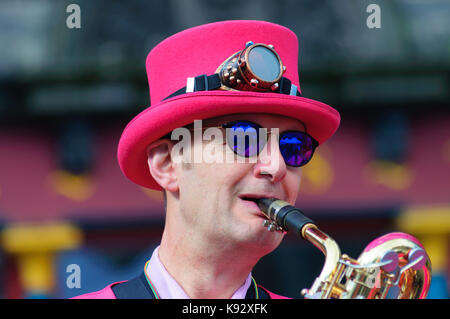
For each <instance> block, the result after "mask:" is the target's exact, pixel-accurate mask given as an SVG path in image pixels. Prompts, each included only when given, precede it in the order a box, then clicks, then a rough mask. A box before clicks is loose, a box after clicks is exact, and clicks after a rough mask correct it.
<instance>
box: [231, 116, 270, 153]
mask: <svg viewBox="0 0 450 319" xmlns="http://www.w3.org/2000/svg"><path fill="white" fill-rule="evenodd" d="M258 130H259V127H258V126H257V125H256V124H253V123H248V122H235V123H233V124H231V125H230V126H229V127H228V128H227V143H228V145H229V146H230V147H231V149H232V150H233V152H235V153H236V154H237V155H239V156H244V157H251V156H255V155H257V154H258V153H259V150H260V145H259V141H258V139H259V132H258ZM262 147H264V146H262Z"/></svg>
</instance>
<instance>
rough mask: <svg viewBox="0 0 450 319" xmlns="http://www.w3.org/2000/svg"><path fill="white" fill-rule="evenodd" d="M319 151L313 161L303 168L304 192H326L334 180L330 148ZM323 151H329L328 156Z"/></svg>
mask: <svg viewBox="0 0 450 319" xmlns="http://www.w3.org/2000/svg"><path fill="white" fill-rule="evenodd" d="M321 151H322V153H320V152H317V153H316V154H315V155H314V157H313V159H312V160H311V162H310V163H309V164H308V165H307V166H305V167H304V168H303V172H302V179H303V180H302V183H303V187H302V190H301V191H302V192H305V193H308V194H321V193H324V192H326V191H327V190H328V189H329V188H330V187H331V185H332V184H333V180H334V173H333V168H332V166H331V164H330V161H329V159H328V158H329V157H330V155H329V153H330V151H329V150H327V149H326V150H321ZM323 153H328V154H327V155H328V156H327V157H325V156H323V155H322V154H323Z"/></svg>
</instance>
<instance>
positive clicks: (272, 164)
mask: <svg viewBox="0 0 450 319" xmlns="http://www.w3.org/2000/svg"><path fill="white" fill-rule="evenodd" d="M253 172H254V174H255V176H256V177H261V176H263V175H264V176H268V177H269V178H270V181H271V182H272V183H275V182H278V181H280V180H282V179H283V178H284V176H285V175H286V163H285V161H284V158H283V155H281V152H280V147H279V143H278V134H270V136H269V139H268V141H267V144H266V146H265V147H264V149H262V150H261V152H260V153H259V155H258V160H257V163H256V164H255V166H254V171H253Z"/></svg>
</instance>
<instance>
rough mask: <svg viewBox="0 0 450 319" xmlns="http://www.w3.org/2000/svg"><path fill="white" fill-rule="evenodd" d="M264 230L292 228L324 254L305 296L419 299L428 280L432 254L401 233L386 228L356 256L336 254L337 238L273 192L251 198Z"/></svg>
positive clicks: (421, 297)
mask: <svg viewBox="0 0 450 319" xmlns="http://www.w3.org/2000/svg"><path fill="white" fill-rule="evenodd" d="M255 202H256V203H257V204H258V206H259V208H260V209H261V211H262V212H263V213H264V215H266V217H267V220H265V221H264V226H265V227H267V228H268V230H269V231H281V232H295V233H296V234H297V235H298V236H300V237H302V238H303V239H306V240H307V241H309V242H310V243H312V244H313V245H314V246H315V247H317V248H318V249H319V250H320V251H322V253H323V254H324V255H325V264H324V266H323V268H322V271H321V273H320V275H319V276H318V277H317V278H316V279H315V281H314V283H313V285H312V286H311V288H309V289H303V290H302V292H301V293H302V295H303V296H304V297H305V298H307V299H424V298H426V296H427V293H428V290H429V288H430V284H431V260H430V258H429V257H428V255H427V253H426V251H425V249H424V248H423V246H422V244H421V243H420V242H419V241H418V240H417V239H416V238H415V237H413V236H411V235H409V234H406V233H400V232H395V233H389V234H386V235H384V236H381V237H378V238H377V239H375V240H373V241H372V242H371V243H370V244H369V245H367V246H366V248H365V249H364V251H363V252H362V253H361V255H360V256H359V258H358V259H356V260H355V259H353V258H351V257H349V256H347V255H346V254H341V251H340V249H339V246H338V245H337V243H336V242H335V241H334V240H333V239H332V238H331V237H330V236H328V235H327V234H325V233H324V232H322V231H321V230H320V229H319V228H318V227H317V226H316V225H315V224H314V223H313V221H312V220H310V219H309V218H308V217H306V216H305V215H303V213H302V212H301V211H300V210H299V209H298V208H296V207H294V206H292V205H290V204H289V203H287V202H284V201H282V200H279V199H276V198H261V199H255Z"/></svg>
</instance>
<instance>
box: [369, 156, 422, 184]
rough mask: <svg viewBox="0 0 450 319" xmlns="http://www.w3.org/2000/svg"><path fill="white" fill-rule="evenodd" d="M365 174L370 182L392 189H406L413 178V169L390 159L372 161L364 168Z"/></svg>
mask: <svg viewBox="0 0 450 319" xmlns="http://www.w3.org/2000/svg"><path fill="white" fill-rule="evenodd" d="M365 175H366V177H367V179H368V180H370V181H371V182H372V183H375V184H380V185H384V186H386V187H388V188H390V189H393V190H403V189H407V188H408V187H410V186H411V185H412V182H413V180H414V174H413V170H412V169H411V168H409V167H408V166H407V165H404V164H397V163H394V162H390V161H372V162H370V163H369V164H368V166H367V167H366V168H365Z"/></svg>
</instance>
